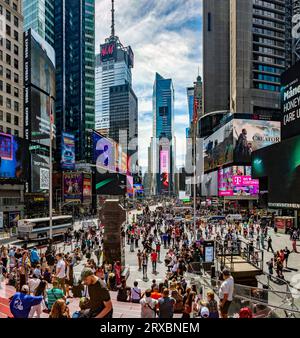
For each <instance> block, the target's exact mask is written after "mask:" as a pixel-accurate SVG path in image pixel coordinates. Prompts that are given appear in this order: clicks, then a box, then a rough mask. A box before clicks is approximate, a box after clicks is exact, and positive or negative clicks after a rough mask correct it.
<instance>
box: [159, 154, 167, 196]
mask: <svg viewBox="0 0 300 338" xmlns="http://www.w3.org/2000/svg"><path fill="white" fill-rule="evenodd" d="M160 182H161V188H162V190H169V151H168V150H161V152H160Z"/></svg>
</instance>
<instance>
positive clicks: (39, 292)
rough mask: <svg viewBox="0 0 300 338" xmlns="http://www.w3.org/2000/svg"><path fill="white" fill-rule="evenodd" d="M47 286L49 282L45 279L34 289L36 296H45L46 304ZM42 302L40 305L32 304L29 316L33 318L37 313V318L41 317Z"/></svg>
mask: <svg viewBox="0 0 300 338" xmlns="http://www.w3.org/2000/svg"><path fill="white" fill-rule="evenodd" d="M46 287H47V282H46V281H45V280H41V281H40V284H39V285H38V286H37V288H36V289H35V291H34V296H43V297H44V304H45V297H46ZM42 303H43V301H42V302H41V303H40V304H38V305H34V306H32V308H31V310H30V313H29V316H28V318H33V316H34V315H35V314H36V318H40V317H41V313H42ZM45 308H46V304H45Z"/></svg>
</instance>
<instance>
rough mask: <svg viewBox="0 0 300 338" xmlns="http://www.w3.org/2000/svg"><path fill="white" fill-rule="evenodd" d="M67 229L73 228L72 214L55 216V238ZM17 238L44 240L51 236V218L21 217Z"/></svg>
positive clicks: (53, 219)
mask: <svg viewBox="0 0 300 338" xmlns="http://www.w3.org/2000/svg"><path fill="white" fill-rule="evenodd" d="M67 230H71V231H72V230H73V217H72V216H53V217H52V234H53V238H55V237H59V236H63V235H64V233H65V232H66V231H67ZM17 238H18V239H20V240H24V241H35V240H37V241H42V240H45V239H48V238H50V218H49V217H45V218H32V219H21V220H19V221H18V235H17Z"/></svg>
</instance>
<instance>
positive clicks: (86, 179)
mask: <svg viewBox="0 0 300 338" xmlns="http://www.w3.org/2000/svg"><path fill="white" fill-rule="evenodd" d="M82 197H83V202H90V201H91V199H92V176H91V175H90V174H83V183H82Z"/></svg>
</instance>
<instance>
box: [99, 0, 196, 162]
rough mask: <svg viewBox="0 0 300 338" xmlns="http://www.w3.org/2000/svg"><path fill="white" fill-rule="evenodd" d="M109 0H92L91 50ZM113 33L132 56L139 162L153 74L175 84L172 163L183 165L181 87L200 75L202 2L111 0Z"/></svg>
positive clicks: (104, 25) (107, 16)
mask: <svg viewBox="0 0 300 338" xmlns="http://www.w3.org/2000/svg"><path fill="white" fill-rule="evenodd" d="M110 9H111V0H96V52H97V53H99V49H100V47H99V46H100V43H103V42H104V40H105V38H106V37H108V36H109V35H110V26H111V12H110ZM115 9H116V35H117V36H119V38H120V40H121V41H122V43H123V44H124V45H125V46H127V45H130V46H131V47H132V49H133V52H134V54H135V67H134V69H133V87H134V91H135V93H136V95H137V97H138V99H139V147H140V153H139V157H140V164H141V165H142V166H143V167H146V166H147V148H148V146H149V144H150V137H151V136H152V90H153V83H154V78H155V72H158V73H160V74H161V75H162V76H163V77H165V78H172V79H173V82H174V88H175V136H176V145H177V162H176V164H177V166H180V165H182V164H183V163H184V153H185V129H186V128H187V126H188V107H187V96H186V87H189V86H191V85H192V84H193V82H194V81H195V80H196V77H197V75H198V67H200V74H202V48H201V46H202V33H201V24H202V0H115Z"/></svg>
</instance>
